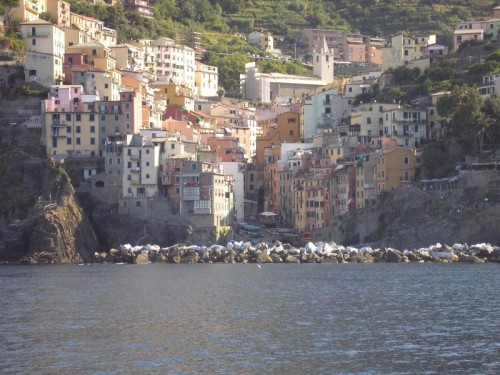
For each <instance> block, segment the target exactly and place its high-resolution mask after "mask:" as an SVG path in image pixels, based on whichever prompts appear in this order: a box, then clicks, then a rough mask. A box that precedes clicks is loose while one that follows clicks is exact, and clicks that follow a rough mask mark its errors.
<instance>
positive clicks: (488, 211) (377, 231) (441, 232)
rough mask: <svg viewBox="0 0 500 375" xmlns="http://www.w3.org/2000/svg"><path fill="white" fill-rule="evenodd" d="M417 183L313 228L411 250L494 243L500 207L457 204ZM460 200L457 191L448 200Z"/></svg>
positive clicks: (499, 236) (338, 237) (346, 240)
mask: <svg viewBox="0 0 500 375" xmlns="http://www.w3.org/2000/svg"><path fill="white" fill-rule="evenodd" d="M449 199H450V198H448V200H442V199H440V197H438V196H436V195H432V194H428V193H426V192H424V191H422V190H420V189H418V188H405V189H396V190H394V191H392V192H391V193H389V194H387V196H386V197H385V199H383V200H382V201H381V202H380V203H379V204H378V205H377V206H376V207H374V208H370V209H362V210H358V211H356V212H354V213H351V214H346V215H344V216H342V217H340V218H339V219H338V220H336V221H334V223H333V224H332V225H330V226H329V227H327V228H323V229H322V230H319V231H317V232H316V233H315V236H314V238H315V239H316V240H327V239H328V240H333V241H335V242H337V243H342V244H345V245H353V244H360V243H374V244H378V245H381V246H388V247H394V248H398V249H405V248H407V249H411V248H419V247H424V246H429V245H432V244H436V243H442V244H454V243H469V244H470V243H479V242H490V243H492V244H498V243H500V232H499V231H498V228H499V224H500V206H499V205H492V206H481V205H479V206H468V207H466V208H461V209H457V208H456V206H455V205H451V204H450V203H449V202H450V201H449ZM460 199H465V198H463V197H460V196H457V197H456V198H455V199H454V201H455V200H456V201H458V200H460Z"/></svg>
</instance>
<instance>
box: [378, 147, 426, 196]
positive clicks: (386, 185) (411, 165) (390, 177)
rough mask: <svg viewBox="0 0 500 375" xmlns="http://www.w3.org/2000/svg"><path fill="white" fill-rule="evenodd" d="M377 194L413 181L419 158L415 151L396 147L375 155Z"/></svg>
mask: <svg viewBox="0 0 500 375" xmlns="http://www.w3.org/2000/svg"><path fill="white" fill-rule="evenodd" d="M375 158H376V163H377V165H376V167H377V178H376V181H377V193H378V194H380V193H381V192H383V191H391V190H392V189H394V188H398V187H404V186H405V185H406V184H411V183H412V182H413V181H414V179H415V174H416V170H417V167H418V166H419V165H420V158H419V157H418V156H417V153H416V150H415V149H411V148H404V147H398V148H394V149H391V150H387V151H384V152H381V153H380V154H377V156H376V157H375Z"/></svg>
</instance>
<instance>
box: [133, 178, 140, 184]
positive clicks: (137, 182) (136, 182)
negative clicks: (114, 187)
mask: <svg viewBox="0 0 500 375" xmlns="http://www.w3.org/2000/svg"><path fill="white" fill-rule="evenodd" d="M130 185H142V184H141V179H140V178H138V179H135V180H131V181H130Z"/></svg>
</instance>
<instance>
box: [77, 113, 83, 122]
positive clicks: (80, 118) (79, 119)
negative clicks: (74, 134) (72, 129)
mask: <svg viewBox="0 0 500 375" xmlns="http://www.w3.org/2000/svg"><path fill="white" fill-rule="evenodd" d="M75 120H76V121H82V115H81V114H80V113H77V114H76V119H75Z"/></svg>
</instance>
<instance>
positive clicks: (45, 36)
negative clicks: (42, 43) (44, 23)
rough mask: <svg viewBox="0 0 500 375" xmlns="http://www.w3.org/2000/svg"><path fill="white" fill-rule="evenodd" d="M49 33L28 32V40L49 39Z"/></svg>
mask: <svg viewBox="0 0 500 375" xmlns="http://www.w3.org/2000/svg"><path fill="white" fill-rule="evenodd" d="M49 35H50V34H49V32H48V31H38V30H37V31H36V32H34V33H33V32H32V31H27V32H26V36H27V37H28V38H36V37H42V38H47V37H48V36H49Z"/></svg>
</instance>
